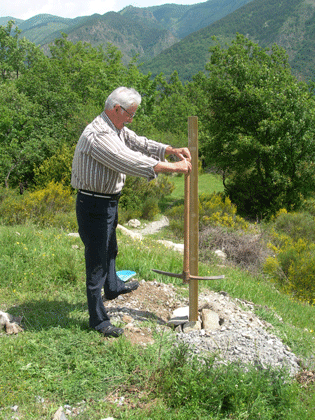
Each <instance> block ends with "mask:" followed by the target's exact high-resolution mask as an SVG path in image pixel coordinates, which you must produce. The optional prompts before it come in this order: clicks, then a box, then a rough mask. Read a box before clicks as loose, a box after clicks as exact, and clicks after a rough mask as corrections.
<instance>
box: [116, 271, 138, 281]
mask: <svg viewBox="0 0 315 420" xmlns="http://www.w3.org/2000/svg"><path fill="white" fill-rule="evenodd" d="M116 274H117V276H118V277H119V278H120V280H122V281H128V280H129V279H131V277H133V276H135V275H136V274H137V273H136V272H135V271H130V270H120V271H117V272H116Z"/></svg>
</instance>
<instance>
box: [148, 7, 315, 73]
mask: <svg viewBox="0 0 315 420" xmlns="http://www.w3.org/2000/svg"><path fill="white" fill-rule="evenodd" d="M314 10H315V2H314V1H312V0H284V1H282V2H278V1H276V0H254V1H252V2H250V3H248V4H246V5H244V6H243V7H241V8H239V9H238V10H236V11H234V12H233V13H231V14H229V15H228V16H226V17H224V18H222V19H221V20H219V21H217V22H214V23H213V24H211V25H209V26H207V27H205V28H203V29H200V30H199V31H197V32H194V33H192V34H190V35H189V36H187V37H186V38H185V39H183V40H182V41H180V42H179V43H177V44H176V45H174V46H173V47H171V48H169V49H168V50H165V51H163V52H162V53H161V54H160V55H159V56H158V57H156V58H154V59H153V60H152V61H150V62H148V63H145V64H144V65H143V67H142V70H143V71H145V72H148V71H150V72H152V74H153V75H156V74H158V73H160V72H161V71H163V72H164V74H165V75H166V76H169V75H170V74H171V73H172V72H173V71H174V70H177V71H178V73H179V76H180V78H181V79H189V78H191V76H192V75H193V74H196V73H197V72H198V71H203V70H204V65H205V64H206V62H207V61H208V59H209V48H210V47H211V45H214V41H213V40H212V37H213V36H214V35H215V36H216V37H217V38H218V40H219V41H220V42H221V43H223V44H224V43H230V42H231V40H232V39H233V38H234V37H235V34H236V33H237V32H239V33H241V34H244V35H246V36H247V37H248V38H250V39H251V40H253V41H254V42H257V43H258V44H259V45H260V46H261V47H269V46H271V45H272V44H274V43H276V44H278V45H280V46H282V47H284V48H285V49H286V50H287V52H288V55H289V62H290V64H291V66H292V69H293V72H294V73H295V74H296V76H297V77H298V78H299V79H305V80H308V79H310V78H311V77H313V67H314V60H315V59H314V41H315V30H314V27H315V16H314Z"/></svg>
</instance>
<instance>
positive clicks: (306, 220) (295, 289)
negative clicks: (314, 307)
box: [264, 210, 315, 304]
mask: <svg viewBox="0 0 315 420" xmlns="http://www.w3.org/2000/svg"><path fill="white" fill-rule="evenodd" d="M270 235H271V241H270V243H269V248H270V249H271V250H272V252H273V256H270V257H268V258H267V260H266V262H265V265H264V271H265V273H266V274H267V275H269V276H270V277H271V278H272V279H273V280H275V281H277V283H278V284H279V285H280V286H281V287H282V289H283V290H284V291H286V292H287V293H292V294H293V295H295V296H296V297H298V298H300V299H303V300H305V301H307V302H309V303H311V304H314V303H315V283H314V276H315V243H314V241H315V222H314V219H313V217H312V216H311V215H310V214H309V213H305V212H302V213H287V212H286V211H283V210H282V211H281V212H280V213H279V214H278V216H277V217H276V218H275V220H274V221H273V225H272V229H271V231H270Z"/></svg>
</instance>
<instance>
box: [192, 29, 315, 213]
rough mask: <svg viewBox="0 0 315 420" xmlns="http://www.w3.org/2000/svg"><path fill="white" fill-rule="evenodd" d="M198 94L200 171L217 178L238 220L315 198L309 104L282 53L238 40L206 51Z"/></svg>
mask: <svg viewBox="0 0 315 420" xmlns="http://www.w3.org/2000/svg"><path fill="white" fill-rule="evenodd" d="M206 70H207V71H208V72H209V73H208V75H207V76H204V77H201V76H200V77H199V79H198V84H199V89H200V88H202V89H203V90H204V92H205V95H206V96H205V97H206V98H207V102H206V103H204V102H203V110H200V115H201V121H202V124H203V128H204V130H205V131H204V136H203V137H202V138H201V142H202V152H203V154H204V156H205V162H206V164H207V165H214V166H216V167H217V168H219V169H220V170H221V171H222V173H223V175H224V185H225V191H226V193H227V194H228V195H229V196H230V198H231V199H232V201H233V202H234V203H235V204H236V205H237V207H238V210H239V212H240V213H243V214H247V215H250V216H252V217H266V216H268V215H270V214H272V213H274V212H275V211H277V210H278V209H280V208H281V207H286V208H287V209H292V208H298V207H299V205H300V204H301V202H302V200H303V199H304V198H307V197H309V196H310V195H311V194H312V193H313V192H314V190H315V163H314V153H315V145H314V134H315V107H314V105H315V103H314V98H313V96H312V94H311V93H310V92H309V89H308V86H307V85H306V84H304V83H298V82H297V80H296V79H295V78H294V77H293V76H292V74H291V71H290V67H289V65H288V58H287V55H286V53H285V51H284V50H283V49H282V48H279V47H278V46H277V45H274V46H273V47H272V49H271V50H270V51H267V50H266V49H262V48H260V47H259V46H258V45H257V44H255V43H253V42H251V41H249V40H248V39H247V38H245V37H244V36H242V35H237V37H236V39H235V41H234V42H233V43H232V44H231V45H230V46H229V47H228V48H223V47H221V46H220V45H219V44H217V45H216V46H215V47H214V48H212V55H211V58H210V62H209V63H208V64H207V66H206Z"/></svg>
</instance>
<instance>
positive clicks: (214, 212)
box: [199, 193, 248, 230]
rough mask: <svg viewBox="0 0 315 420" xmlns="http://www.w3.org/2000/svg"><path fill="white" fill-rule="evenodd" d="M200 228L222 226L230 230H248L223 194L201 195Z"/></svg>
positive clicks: (234, 207)
mask: <svg viewBox="0 0 315 420" xmlns="http://www.w3.org/2000/svg"><path fill="white" fill-rule="evenodd" d="M199 201H200V206H199V220H200V227H201V228H204V227H206V226H209V225H210V226H222V227H226V228H231V229H236V230H237V229H243V230H247V229H248V223H247V222H246V221H245V220H244V219H243V218H242V217H240V216H238V215H237V214H236V212H237V208H236V206H235V205H234V204H232V202H231V200H230V199H229V198H228V197H225V196H224V194H223V193H212V194H210V195H209V194H208V195H207V194H202V195H201V196H200V198H199Z"/></svg>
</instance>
